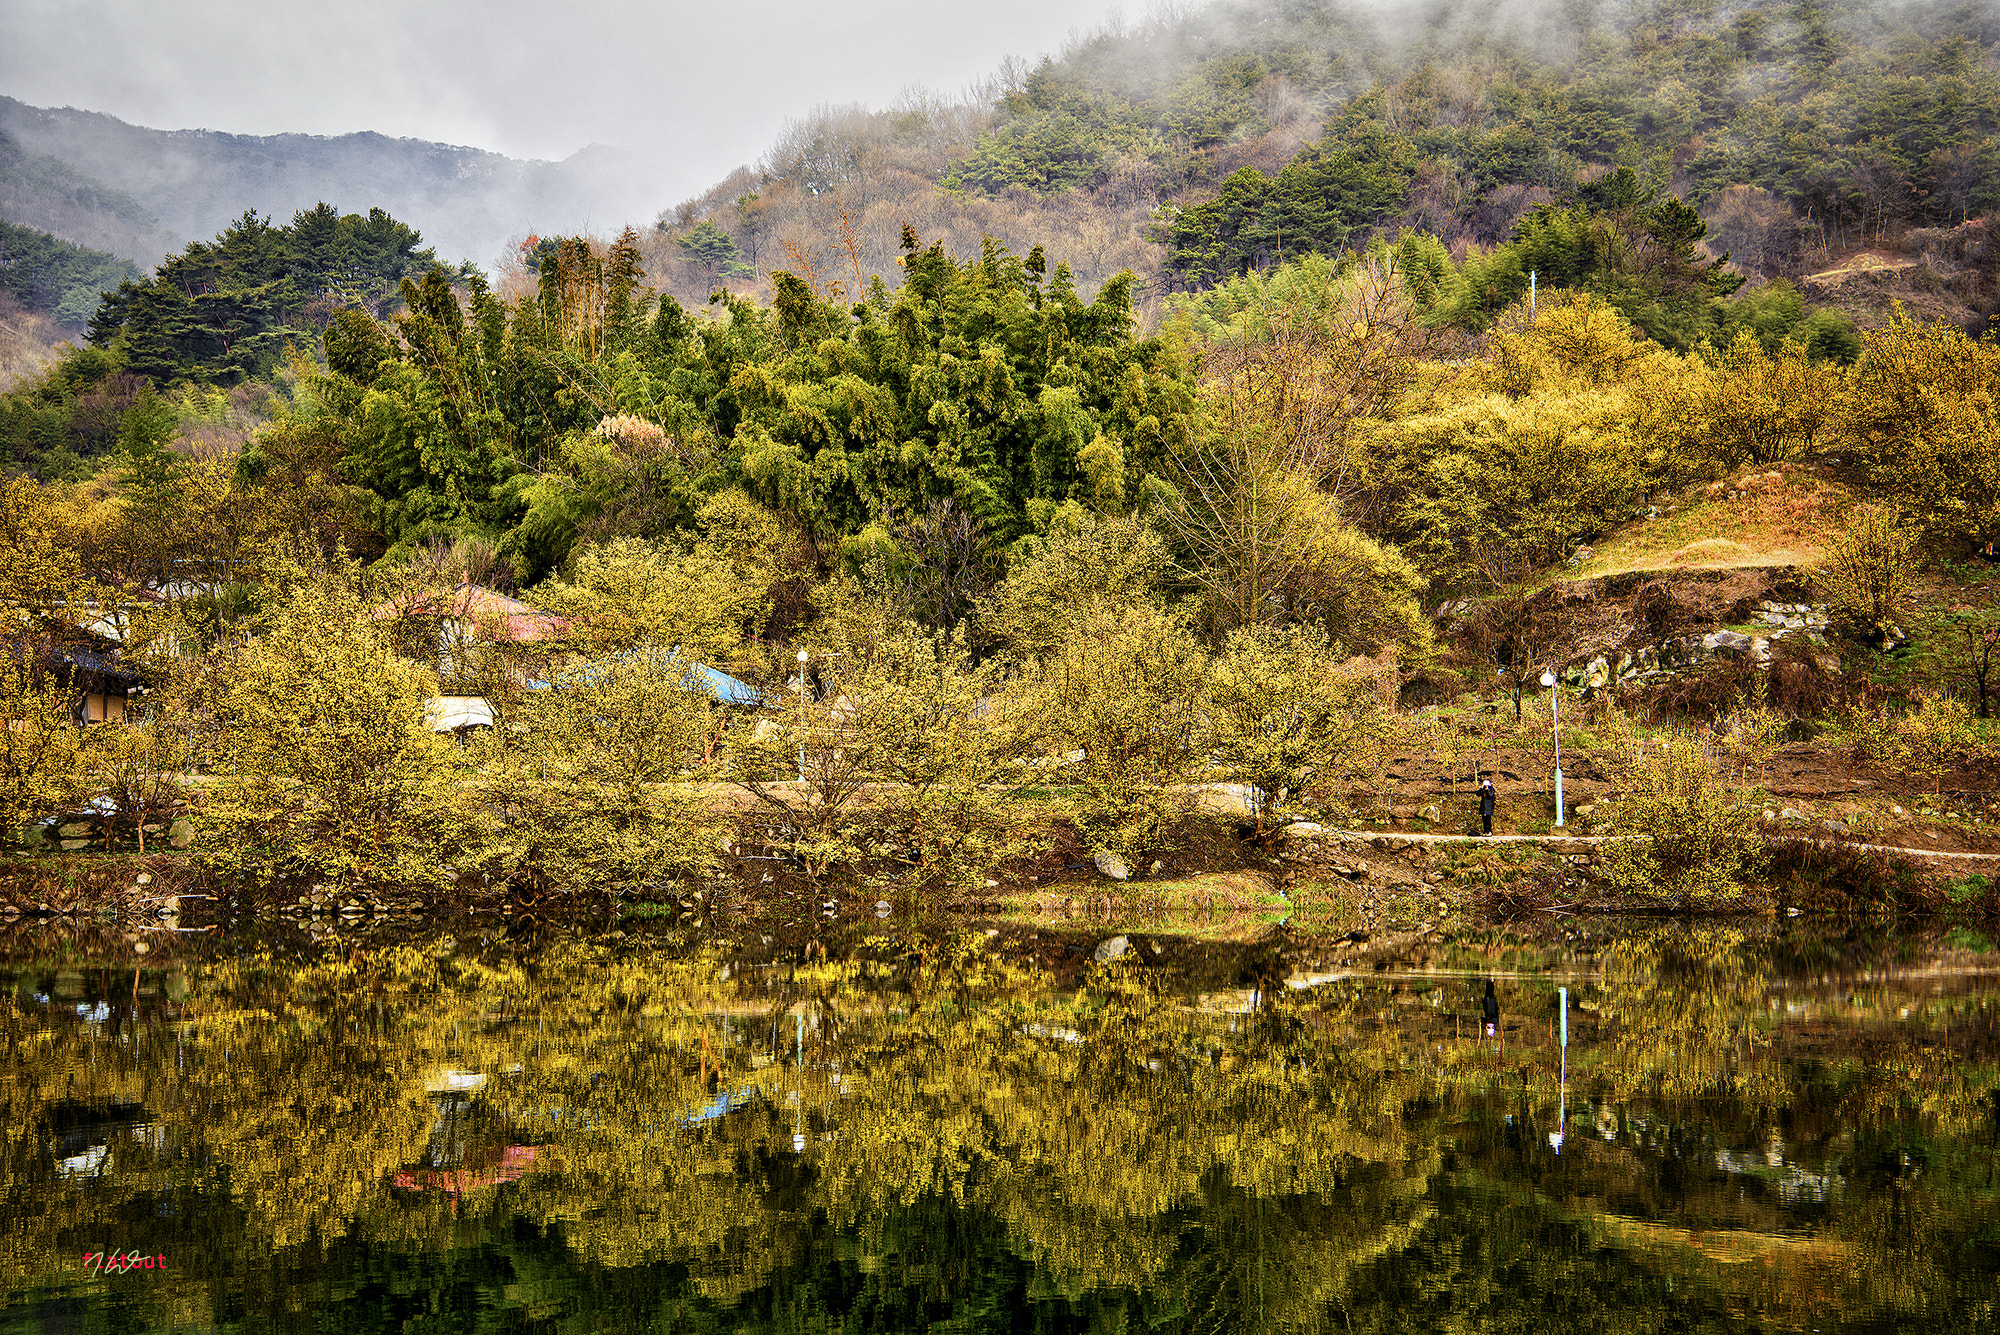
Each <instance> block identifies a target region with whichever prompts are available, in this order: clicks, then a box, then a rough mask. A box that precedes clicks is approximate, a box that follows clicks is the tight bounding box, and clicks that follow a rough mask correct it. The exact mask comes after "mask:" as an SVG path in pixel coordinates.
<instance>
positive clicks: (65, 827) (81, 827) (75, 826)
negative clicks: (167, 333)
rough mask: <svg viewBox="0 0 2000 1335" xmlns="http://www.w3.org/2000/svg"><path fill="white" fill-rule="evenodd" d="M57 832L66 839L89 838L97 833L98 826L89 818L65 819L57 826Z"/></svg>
mask: <svg viewBox="0 0 2000 1335" xmlns="http://www.w3.org/2000/svg"><path fill="white" fill-rule="evenodd" d="M56 833H57V834H59V835H61V836H62V837H63V838H65V839H88V838H90V836H91V835H93V834H95V833H97V827H96V826H95V825H93V824H91V823H90V822H89V821H87V820H72V821H65V822H63V823H62V824H61V825H58V826H56Z"/></svg>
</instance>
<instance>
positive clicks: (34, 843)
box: [21, 823, 49, 849]
mask: <svg viewBox="0 0 2000 1335" xmlns="http://www.w3.org/2000/svg"><path fill="white" fill-rule="evenodd" d="M48 838H49V830H48V827H47V826H46V825H42V824H39V823H37V824H34V825H24V826H22V827H21V842H22V844H24V845H25V846H27V847H28V848H31V849H32V848H38V847H40V846H41V845H42V844H43V843H44V842H46V841H47V840H48Z"/></svg>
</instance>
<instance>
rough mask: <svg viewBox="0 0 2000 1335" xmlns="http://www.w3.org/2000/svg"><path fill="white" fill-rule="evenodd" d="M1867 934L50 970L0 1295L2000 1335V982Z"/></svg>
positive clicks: (557, 1323)
mask: <svg viewBox="0 0 2000 1335" xmlns="http://www.w3.org/2000/svg"><path fill="white" fill-rule="evenodd" d="M1853 949H1854V948H1853V947H1852V946H1851V945H1833V946H1827V945H1812V944H1811V943H1807V944H1805V945H1803V946H1802V945H1801V943H1800V942H1799V941H1797V940H1796V939H1794V940H1788V941H1783V942H1772V941H1766V940H1759V939H1753V938H1751V937H1749V936H1746V935H1745V933H1744V932H1742V931H1740V930H1735V929H1729V928H1704V929H1699V930H1679V929H1674V930H1650V931H1637V932H1629V933H1623V934H1619V935H1616V936H1614V937H1613V938H1612V939H1610V940H1608V941H1605V942H1601V943H1596V944H1593V945H1591V946H1589V947H1588V948H1586V949H1581V950H1574V949H1573V950H1567V951H1565V952H1563V953H1562V955H1561V957H1560V958H1542V959H1539V960H1535V961H1528V960H1518V959H1511V958H1509V957H1507V956H1505V955H1504V954H1502V953H1501V950H1500V947H1498V946H1493V945H1488V946H1485V947H1483V948H1474V947H1468V948H1466V949H1465V951H1464V952H1462V953H1463V957H1462V958H1438V959H1430V960H1426V961H1422V962H1421V964H1420V965H1413V966H1412V967H1410V968H1407V969H1400V970H1385V971H1381V972H1377V971H1375V970H1373V969H1367V970H1363V971H1360V972H1355V971H1353V970H1350V969H1348V968H1345V967H1343V965H1342V962H1341V961H1340V960H1339V959H1337V958H1329V959H1318V958H1314V957H1311V956H1310V954H1309V952H1301V951H1299V950H1297V949H1264V950H1261V951H1259V950H1237V951H1235V952H1233V953H1230V952H1208V953H1206V954H1204V953H1203V952H1199V951H1194V950H1192V949H1190V948H1188V947H1186V946H1182V945H1175V944H1173V943H1170V942H1169V943H1162V942H1159V941H1150V940H1140V941H1137V942H1136V943H1135V944H1134V946H1133V948H1132V949H1130V950H1129V951H1126V952H1125V953H1124V954H1122V955H1120V956H1119V957H1118V958H1116V959H1113V960H1110V961H1109V962H1106V963H1102V964H1096V963H1088V962H1087V961H1088V959H1089V956H1088V954H1087V953H1084V952H1080V951H1078V950H1075V949H1073V948H1066V949H1064V950H1062V951H1059V952H1055V953H1054V955H1053V956H1052V951H1051V948H1050V946H1049V943H1048V942H1046V941H1038V942H1037V943H1035V944H1033V945H1032V946H1030V945H1029V944H1028V943H1025V942H1019V941H1008V940H1006V939H997V940H996V939H992V938H989V937H988V936H987V935H985V934H984V933H969V934H963V935H946V936H941V937H924V938H918V937H910V938H881V939H876V940H871V941H870V942H867V943H863V944H859V945H857V946H856V947H854V948H853V949H852V950H851V951H850V952H848V953H846V954H845V955H843V954H842V952H840V951H838V950H836V951H835V952H833V954H832V956H831V957H828V956H827V955H826V954H824V953H814V954H812V955H811V956H810V957H809V958H806V959H800V958H796V955H797V952H784V953H785V954H786V956H787V957H785V958H780V957H779V954H780V948H778V947H752V948H749V949H742V948H735V947H730V946H727V945H720V946H714V947H711V948H708V949H706V950H702V951H693V952H690V951H688V950H685V949H676V950H668V949H655V948H651V947H646V946H644V945H641V944H639V943H636V942H634V941H629V940H628V941H620V942H574V941H571V942H559V943H553V944H549V945H546V946H543V947H539V948H536V949H532V950H523V951H521V952H519V953H509V952H507V951H505V950H502V949H499V948H492V947H481V948H479V949H471V948H463V947H459V946H456V945H454V944H452V943H451V942H448V941H438V942H432V943H429V944H414V943H413V944H405V945H402V946H396V947H391V948H385V949H378V950H375V951H372V952H368V953H365V954H364V953H361V952H354V953H351V954H346V955H341V956H338V957H331V958H325V959H317V960H314V961H310V962H304V963H301V962H296V961H284V960H281V959H278V958H274V957H271V956H268V955H255V956H233V955H231V954H230V953H229V952H228V951H227V950H223V949H217V950H216V951H214V952H212V953H211V954H210V955H208V956H207V957H205V958H193V957H190V958H188V959H186V960H184V961H182V962H181V963H179V964H177V965H174V966H172V967H170V968H159V969H153V968H145V969H139V970H136V971H133V970H130V969H129V967H128V968H121V969H119V970H117V971H115V972H114V971H112V970H111V969H109V968H90V967H77V966H73V965H62V966H51V967H46V968H44V967H34V966H23V967H20V968H18V969H16V970H15V971H14V972H12V973H11V974H10V975H8V982H9V987H8V990H7V996H6V999H5V1002H4V1005H0V1043H4V1049H3V1051H4V1056H0V1067H4V1069H0V1092H3V1094H4V1098H5V1100H6V1119H5V1127H6V1132H5V1134H6V1141H5V1151H6V1173H7V1195H6V1201H5V1205H4V1222H0V1243H3V1244H4V1261H0V1263H4V1265H5V1266H6V1267H7V1276H6V1281H7V1282H6V1290H7V1293H8V1297H7V1299H6V1305H5V1306H4V1307H0V1323H4V1325H5V1327H6V1328H7V1329H22V1330H36V1329H51V1330H52V1329H56V1328H63V1329H68V1328H71V1327H72V1326H75V1325H77V1324H78V1323H82V1324H84V1325H88V1326H90V1327H91V1328H97V1327H100V1326H102V1327H113V1326H115V1327H117V1328H120V1329H126V1328H130V1329H147V1328H177V1327H192V1328H201V1329H207V1328H212V1327H215V1326H221V1325H228V1326H231V1327H232V1328H242V1329H251V1330H264V1329H270V1330H278V1329H285V1330H290V1329H294V1328H306V1327H310V1328H312V1329H315V1330H325V1329H349V1328H356V1329H360V1328H368V1329H376V1328H388V1327H393V1326H401V1327H403V1328H406V1329H431V1328H440V1329H442V1328H446V1327H449V1328H452V1329H459V1328H466V1329H470V1328H471V1327H472V1326H474V1325H477V1326H479V1327H480V1328H482V1329H487V1328H494V1329H515V1328H520V1329H528V1328H557V1327H560V1328H563V1329H570V1328H577V1329H602V1330H636V1329H640V1328H652V1327H659V1328H664V1329H677V1328H681V1327H687V1328H690V1329H706V1328H711V1327H713V1328H723V1327H728V1328H739V1327H740V1328H760V1329H761V1328H766V1327H769V1328H777V1327H784V1328H788V1329H790V1328H819V1327H822V1326H826V1327H831V1326H836V1325H838V1326H851V1327H856V1328H859V1327H864V1326H865V1327H869V1328H878V1329H884V1330H900V1329H906V1328H907V1329H917V1328H926V1327H928V1326H930V1325H933V1324H935V1323H938V1322H944V1321H949V1322H950V1323H951V1325H952V1327H953V1328H956V1329H967V1330H973V1329H992V1330H1001V1329H1006V1330H1013V1329H1022V1328H1031V1327H1032V1328H1035V1329H1043V1328H1046V1329H1052V1330H1053V1329H1071V1328H1076V1329H1085V1328H1088V1329H1099V1328H1103V1329H1112V1328H1132V1327H1135V1326H1137V1325H1139V1324H1140V1323H1143V1324H1144V1325H1146V1326H1148V1327H1152V1328H1157V1329H1161V1330H1169V1331H1172V1330H1202V1331H1210V1330H1231V1331H1233V1330H1246V1331H1250V1330H1255V1331H1263V1330H1286V1331H1294V1330H1296V1331H1313V1330H1341V1331H1346V1330H1381V1331H1399V1330H1457V1329H1466V1330H1473V1329H1495V1328H1500V1329H1518V1330H1532V1331H1540V1330H1548V1331H1556V1330H1635V1329H1665V1328H1692V1329H1717V1330H1722V1329H1745V1328H1749V1329H1759V1328H1768V1329H1787V1330H1788V1329H1798V1330H1811V1329H1819V1330H1831V1329H1836V1328H1840V1329H1857V1330H1859V1329H1883V1330H1888V1329H1911V1328H1922V1329H1927V1330H1958V1329H1964V1330H1977V1329H1988V1328H1991V1326H1992V1325H1993V1324H1994V1321H1995V1316H1996V1306H1995V1302H1996V1298H2000V1285H1996V1281H1995V1278H1994V1276H1995V1273H1996V1269H2000V1228H1996V1226H1995V1224H1994V1222H1993V1221H1994V1219H1995V1218H1996V1217H1997V1216H1996V1210H1995V1206H1996V1203H2000V1200H1997V1199H1996V1198H1997V1197H2000V1181H1996V1176H1995V1172H1996V1170H1995V1157H1994V1149H1995V1130H1996V1127H1995V1118H1994V1112H1995V1106H1996V1105H1995V1102H1994V1093H1993V1089H1994V1083H1995V1078H1994V1071H1993V1062H1992V1055H1993V1052H1994V1045H1993V1039H1994V1025H1993V1020H1992V1011H1991V1010H1990V1006H1991V1004H1992V1002H1993V1001H1994V1000H1995V996H1996V993H2000V985H1996V983H1995V980H1994V979H1993V978H1991V977H1989V976H1986V975H1980V974H1976V973H1975V974H1967V973H1963V972H1958V973H1947V972H1940V971H1936V970H1933V969H1931V968H1930V967H1929V965H1928V964H1927V963H1926V961H1925V960H1923V959H1921V958H1918V959H1914V960H1913V959H1903V960H1901V961H1897V960H1896V955H1897V953H1898V948H1888V949H1881V950H1875V951H1874V952H1873V953H1872V954H1870V955H1869V956H1868V959H1867V960H1866V961H1865V962H1863V963H1862V964H1859V965H1857V964H1856V963H1855V961H1854V959H1853V958H1852V956H1853ZM1843 952H1844V953H1843ZM1902 953H1904V954H1909V953H1910V952H1909V951H1908V950H1907V949H1905V950H1903V951H1902ZM1919 953H1920V952H1919ZM1052 957H1053V958H1058V959H1062V960H1072V961H1073V962H1071V963H1069V964H1067V965H1060V966H1051V964H1050V960H1051V958H1052ZM1883 961H1889V962H1888V963H1884V962H1883ZM1536 963H1539V964H1541V965H1544V966H1549V967H1545V968H1540V969H1537V968H1533V967H1520V966H1523V965H1529V964H1536ZM1489 976H1490V977H1494V978H1496V979H1497V980H1498V1001H1499V1004H1500V1007H1501V1011H1502V1016H1503V1019H1502V1021H1501V1028H1502V1032H1501V1034H1499V1035H1496V1037H1495V1039H1494V1040H1490V1041H1489V1040H1487V1039H1485V1038H1484V1036H1483V1033H1482V1032H1481V1031H1482V1027H1483V1014H1482V1004H1481V1003H1482V993H1483V980H1484V979H1485V978H1487V977H1489ZM1558 988H1566V989H1567V994H1568V1000H1569V1004H1570V1008H1571V1009H1570V1011H1569V1015H1568V1020H1569V1037H1570V1042H1571V1046H1570V1047H1569V1049H1568V1061H1567V1065H1566V1067H1565V1064H1564V1061H1563V1053H1562V1050H1561V1048H1560V1047H1559V1039H1560V1036H1561V1025H1560V1023H1559V1020H1558V1014H1559V1013H1558V1010H1557V1004H1558V994H1557V989H1558ZM1502 1040H1504V1042H1503V1041H1502ZM90 1254H130V1255H145V1256H160V1257H163V1258H164V1261H163V1262H162V1263H161V1264H160V1265H159V1266H156V1267H154V1268H152V1269H149V1270H136V1271H125V1272H122V1273H114V1272H106V1271H102V1270H101V1269H100V1270H99V1271H93V1270H91V1269H90V1268H88V1267H87V1266H86V1265H85V1264H84V1263H83V1258H84V1257H86V1256H87V1255H90Z"/></svg>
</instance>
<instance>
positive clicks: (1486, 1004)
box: [1479, 978, 1500, 1038]
mask: <svg viewBox="0 0 2000 1335" xmlns="http://www.w3.org/2000/svg"><path fill="white" fill-rule="evenodd" d="M1479 1009H1480V1011H1481V1012H1482V1013H1483V1014H1484V1015H1485V1016H1486V1036H1487V1037H1488V1038H1493V1037H1495V1036H1496V1035H1498V1034H1499V1032H1500V998H1498V997H1496V996H1494V995H1493V980H1492V979H1491V978H1489V979H1487V980H1486V999H1485V1000H1484V1001H1482V1002H1480V1003H1479Z"/></svg>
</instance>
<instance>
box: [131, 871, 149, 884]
mask: <svg viewBox="0 0 2000 1335" xmlns="http://www.w3.org/2000/svg"><path fill="white" fill-rule="evenodd" d="M132 883H133V884H134V885H151V884H152V883H153V876H152V873H151V872H143V871H142V872H140V873H139V874H138V875H137V876H134V877H133V878H132Z"/></svg>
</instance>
